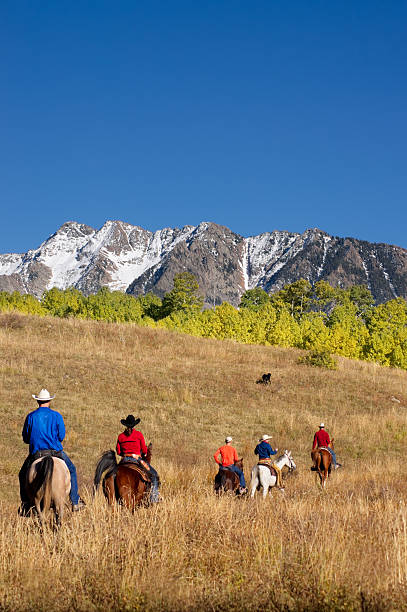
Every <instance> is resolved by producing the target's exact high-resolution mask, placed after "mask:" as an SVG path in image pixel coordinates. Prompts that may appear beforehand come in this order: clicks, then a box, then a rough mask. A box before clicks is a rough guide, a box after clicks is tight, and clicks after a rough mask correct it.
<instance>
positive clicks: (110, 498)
mask: <svg viewBox="0 0 407 612" xmlns="http://www.w3.org/2000/svg"><path fill="white" fill-rule="evenodd" d="M103 493H104V494H105V497H106V499H107V503H108V504H109V506H113V504H114V502H115V500H116V491H115V486H114V476H109V478H106V479H105V480H104V481H103Z"/></svg>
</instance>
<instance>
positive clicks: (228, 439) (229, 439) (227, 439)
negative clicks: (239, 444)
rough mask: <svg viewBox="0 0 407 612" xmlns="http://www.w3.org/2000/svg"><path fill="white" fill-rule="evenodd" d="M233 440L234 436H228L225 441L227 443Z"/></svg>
mask: <svg viewBox="0 0 407 612" xmlns="http://www.w3.org/2000/svg"><path fill="white" fill-rule="evenodd" d="M232 440H233V438H232V436H226V438H225V442H226V444H227V443H228V442H232Z"/></svg>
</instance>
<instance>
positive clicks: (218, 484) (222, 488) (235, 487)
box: [214, 458, 243, 495]
mask: <svg viewBox="0 0 407 612" xmlns="http://www.w3.org/2000/svg"><path fill="white" fill-rule="evenodd" d="M234 465H235V466H236V467H237V468H239V470H242V472H243V458H242V459H238V460H237V461H235V462H234ZM214 490H215V493H217V494H218V495H220V494H221V493H234V494H235V495H241V493H240V481H239V476H238V475H237V474H236V472H233V470H229V469H228V468H227V467H226V468H224V467H220V469H219V472H218V473H217V474H216V476H215V481H214Z"/></svg>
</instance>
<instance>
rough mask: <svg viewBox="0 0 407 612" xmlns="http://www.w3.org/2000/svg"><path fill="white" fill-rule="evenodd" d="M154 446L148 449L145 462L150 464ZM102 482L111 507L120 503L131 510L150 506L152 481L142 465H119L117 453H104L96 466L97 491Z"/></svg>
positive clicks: (95, 483) (150, 445)
mask: <svg viewBox="0 0 407 612" xmlns="http://www.w3.org/2000/svg"><path fill="white" fill-rule="evenodd" d="M151 449H152V444H151V442H150V444H149V445H148V447H147V454H146V456H145V457H144V458H143V460H144V461H146V462H147V463H150V459H151ZM101 481H102V489H103V493H104V495H105V497H106V499H107V501H108V503H109V504H110V505H113V504H114V503H115V501H116V502H119V503H120V504H122V505H123V506H126V508H129V510H134V509H135V508H136V507H137V506H140V505H141V504H148V499H147V497H148V493H149V491H150V486H151V480H150V478H149V476H148V474H147V472H146V471H145V470H144V469H143V467H142V463H141V465H140V464H139V463H131V462H127V461H126V462H123V461H121V462H120V463H117V461H116V453H115V452H114V451H113V450H109V451H106V452H104V453H103V455H102V456H101V458H100V459H99V462H98V464H97V466H96V471H95V477H94V480H93V484H94V488H95V491H96V490H97V489H98V487H99V485H100V482H101Z"/></svg>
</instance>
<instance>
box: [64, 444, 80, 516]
mask: <svg viewBox="0 0 407 612" xmlns="http://www.w3.org/2000/svg"><path fill="white" fill-rule="evenodd" d="M61 456H62V459H63V460H64V461H65V463H66V466H67V468H68V470H69V473H70V475H71V492H70V493H69V498H70V500H71V503H72V505H73V506H76V504H77V503H78V502H79V493H78V478H77V476H76V467H75V466H74V464H73V463H72V461H71V460H70V458H69V457H68V455H67V454H66V453H65V452H64V451H61Z"/></svg>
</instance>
